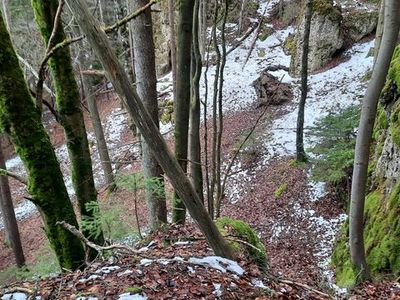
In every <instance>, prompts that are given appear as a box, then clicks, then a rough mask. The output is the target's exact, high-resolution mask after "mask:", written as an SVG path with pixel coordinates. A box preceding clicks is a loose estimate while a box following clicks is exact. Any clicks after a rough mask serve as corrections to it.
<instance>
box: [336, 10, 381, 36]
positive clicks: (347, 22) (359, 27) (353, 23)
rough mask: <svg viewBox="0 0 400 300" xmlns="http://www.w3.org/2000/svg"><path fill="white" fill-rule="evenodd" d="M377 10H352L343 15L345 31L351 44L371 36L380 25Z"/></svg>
mask: <svg viewBox="0 0 400 300" xmlns="http://www.w3.org/2000/svg"><path fill="white" fill-rule="evenodd" d="M378 17H379V14H378V10H377V9H375V10H374V9H351V10H348V11H347V12H346V13H344V14H343V23H342V26H343V30H344V31H345V33H346V34H345V36H346V40H347V42H348V43H349V44H352V43H355V42H358V41H360V40H361V39H362V38H363V37H365V36H367V35H369V34H371V33H373V32H374V30H375V29H376V26H377V24H378Z"/></svg>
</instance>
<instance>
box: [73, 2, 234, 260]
mask: <svg viewBox="0 0 400 300" xmlns="http://www.w3.org/2000/svg"><path fill="white" fill-rule="evenodd" d="M68 2H69V3H70V6H71V8H72V11H73V14H74V16H75V18H76V20H77V22H78V24H79V25H80V26H81V28H82V30H83V32H84V33H85V34H86V36H87V38H88V40H89V42H90V44H91V46H92V47H93V49H94V50H95V51H96V53H97V56H98V57H99V59H100V61H101V62H102V64H103V66H104V68H105V70H106V72H107V74H108V76H109V78H110V79H111V81H112V83H113V86H114V88H115V90H116V91H117V93H118V94H119V96H120V98H121V100H122V101H123V102H124V103H125V105H126V107H127V108H128V112H129V113H130V114H131V115H132V116H133V119H134V120H135V122H136V125H137V127H138V128H139V130H140V132H141V133H142V135H143V137H144V139H145V140H146V142H147V144H148V145H149V147H150V149H151V151H152V152H153V155H154V156H155V157H156V158H157V160H158V162H159V164H160V165H161V167H162V168H163V170H164V171H165V173H166V175H167V176H168V178H169V180H170V181H171V184H172V186H173V187H174V189H175V191H176V192H177V193H178V194H179V197H181V199H182V200H183V201H184V203H185V205H186V207H187V208H188V210H189V213H190V214H191V216H192V217H193V219H194V220H195V222H196V223H197V224H198V226H199V228H200V229H201V231H202V232H203V233H204V235H205V236H206V239H207V241H208V243H209V245H210V246H211V248H212V249H213V250H214V252H215V254H216V255H220V256H223V257H228V258H229V257H230V258H232V257H233V254H232V251H231V249H230V247H229V246H228V244H227V243H226V242H225V240H224V239H223V237H222V236H221V234H220V232H219V231H218V229H217V227H216V226H215V224H214V223H213V222H212V220H211V219H210V217H209V215H208V214H207V211H206V209H205V208H204V206H203V204H202V203H201V200H200V199H199V197H198V195H197V193H196V191H195V189H194V187H193V185H192V184H191V182H190V180H189V179H188V178H187V177H186V175H185V173H184V171H183V169H182V168H181V166H180V165H179V163H178V160H177V159H176V158H174V156H173V155H172V153H171V151H170V150H169V148H168V146H167V144H166V142H165V140H164V139H163V137H162V135H161V134H160V132H159V131H158V128H157V126H156V124H154V121H153V120H152V117H151V116H150V114H149V112H148V111H147V109H146V108H145V107H144V105H143V103H142V101H141V99H140V98H139V96H138V95H137V93H136V92H135V91H134V90H133V89H132V88H131V87H130V84H129V79H128V77H127V75H126V73H125V72H124V70H123V69H122V67H121V65H120V64H119V63H118V60H117V57H116V55H115V53H114V52H113V51H112V49H111V45H110V42H109V41H108V39H107V36H106V34H105V33H104V31H103V30H102V29H101V27H100V24H99V23H98V22H97V21H96V20H95V19H94V18H93V16H92V15H91V14H90V12H89V10H88V7H87V5H86V3H85V2H84V0H68Z"/></svg>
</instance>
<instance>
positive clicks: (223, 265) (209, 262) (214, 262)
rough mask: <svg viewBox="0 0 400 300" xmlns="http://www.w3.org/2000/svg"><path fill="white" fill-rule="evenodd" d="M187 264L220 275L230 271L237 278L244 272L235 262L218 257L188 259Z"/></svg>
mask: <svg viewBox="0 0 400 300" xmlns="http://www.w3.org/2000/svg"><path fill="white" fill-rule="evenodd" d="M189 263H192V264H195V265H201V266H206V267H210V268H213V269H216V270H218V271H221V272H222V273H226V272H227V271H230V272H233V273H235V274H236V275H239V276H241V275H243V274H244V270H243V269H242V267H241V266H239V264H238V263H237V262H235V261H233V260H229V259H226V258H223V257H219V256H206V257H202V258H197V257H191V258H189Z"/></svg>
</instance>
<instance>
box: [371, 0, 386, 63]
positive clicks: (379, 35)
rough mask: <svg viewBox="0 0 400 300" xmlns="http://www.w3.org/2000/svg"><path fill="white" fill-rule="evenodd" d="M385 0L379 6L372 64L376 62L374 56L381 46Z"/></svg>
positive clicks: (375, 56)
mask: <svg viewBox="0 0 400 300" xmlns="http://www.w3.org/2000/svg"><path fill="white" fill-rule="evenodd" d="M385 1H386V0H382V1H381V6H380V9H379V19H378V25H377V27H376V34H375V44H374V65H375V62H376V58H377V57H378V53H379V48H380V47H381V42H382V35H383V26H384V23H385Z"/></svg>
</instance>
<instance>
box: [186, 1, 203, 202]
mask: <svg viewBox="0 0 400 300" xmlns="http://www.w3.org/2000/svg"><path fill="white" fill-rule="evenodd" d="M199 12H200V0H195V4H194V14H193V45H192V53H193V55H192V89H191V103H190V118H189V174H190V178H191V180H192V183H193V186H194V188H195V189H196V191H197V194H198V195H199V197H200V199H201V201H202V202H203V203H204V195H203V172H202V167H201V145H200V77H201V68H202V62H201V53H200V48H199Z"/></svg>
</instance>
